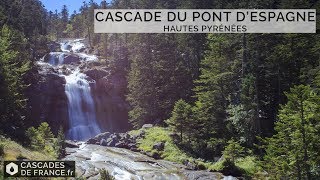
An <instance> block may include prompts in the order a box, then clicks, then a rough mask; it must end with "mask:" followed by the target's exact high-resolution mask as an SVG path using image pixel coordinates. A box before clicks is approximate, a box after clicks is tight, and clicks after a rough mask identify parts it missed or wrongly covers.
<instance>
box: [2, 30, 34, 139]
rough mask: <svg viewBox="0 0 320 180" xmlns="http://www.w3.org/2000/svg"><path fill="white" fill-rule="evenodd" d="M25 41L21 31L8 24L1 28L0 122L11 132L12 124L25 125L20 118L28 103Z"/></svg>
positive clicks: (27, 65)
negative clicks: (11, 27)
mask: <svg viewBox="0 0 320 180" xmlns="http://www.w3.org/2000/svg"><path fill="white" fill-rule="evenodd" d="M25 43H26V39H25V38H24V37H23V36H22V34H21V33H19V32H17V31H14V30H12V29H10V28H9V27H8V26H6V25H4V26H3V27H2V28H1V29H0V84H1V87H0V114H1V115H0V122H1V123H2V124H3V126H1V130H2V131H4V132H5V133H9V134H10V131H13V130H12V129H11V128H10V126H11V127H12V126H16V127H18V128H21V126H22V125H23V123H22V122H21V120H20V119H21V116H23V110H24V108H25V105H26V99H25V97H24V95H23V90H24V89H25V88H26V84H24V82H23V77H24V74H25V73H26V72H27V71H28V70H29V62H27V61H26V59H25V55H26V54H25V53H24V52H25V49H24V48H26V46H25ZM11 133H12V132H11Z"/></svg>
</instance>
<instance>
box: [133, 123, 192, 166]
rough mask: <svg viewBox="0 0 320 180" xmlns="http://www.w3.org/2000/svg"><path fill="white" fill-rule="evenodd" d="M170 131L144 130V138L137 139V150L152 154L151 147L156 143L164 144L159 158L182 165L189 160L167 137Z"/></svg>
mask: <svg viewBox="0 0 320 180" xmlns="http://www.w3.org/2000/svg"><path fill="white" fill-rule="evenodd" d="M169 134H170V131H169V130H166V129H164V128H161V127H153V128H149V129H146V130H145V136H144V138H141V139H139V140H138V141H137V142H138V148H139V149H140V150H143V151H146V152H153V151H155V150H154V149H153V145H154V144H155V143H157V142H164V143H165V146H164V150H163V151H162V152H158V153H160V155H161V157H162V158H164V159H165V160H168V161H173V162H179V163H182V162H183V161H184V160H187V159H191V157H189V156H188V155H187V154H186V153H185V152H183V151H182V150H181V149H180V148H179V147H178V146H177V144H176V143H174V141H173V140H172V139H171V137H170V136H169Z"/></svg>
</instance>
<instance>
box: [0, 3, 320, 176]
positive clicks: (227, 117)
mask: <svg viewBox="0 0 320 180" xmlns="http://www.w3.org/2000/svg"><path fill="white" fill-rule="evenodd" d="M319 7H320V2H319V1H318V0H290V1H289V0H264V1H253V0H234V1H223V0H217V1H212V0H204V1H197V0H186V1H178V0H161V1H160V0H139V1H138V0H113V1H112V2H111V3H107V2H106V1H102V2H101V3H99V4H98V3H95V2H94V1H89V2H84V3H83V5H82V7H81V8H80V10H79V11H78V12H69V11H68V9H67V6H63V7H62V9H61V10H57V11H55V12H51V11H50V12H48V11H47V10H46V9H45V7H44V6H43V5H42V3H41V1H39V0H23V1H22V0H2V1H1V2H0V27H1V29H0V124H1V125H0V135H1V137H0V139H1V138H6V139H7V138H11V139H12V140H14V141H17V142H19V143H20V144H22V145H23V146H25V147H28V148H30V149H33V150H37V151H40V150H41V149H42V150H43V147H47V148H46V152H49V153H51V154H52V153H53V157H55V158H57V157H59V152H61V148H60V147H59V148H57V149H54V148H52V147H51V146H52V144H55V145H57V143H58V144H59V143H60V146H62V145H61V142H62V141H63V140H64V137H63V131H64V132H66V127H64V125H63V124H62V129H60V131H59V128H60V127H59V126H57V124H55V123H52V122H48V123H49V125H48V126H50V127H52V131H53V134H52V133H47V131H51V129H50V127H47V126H46V125H43V124H42V125H40V124H41V123H42V122H43V121H45V120H41V116H42V115H41V113H39V114H38V115H34V114H32V112H34V110H33V109H34V108H35V107H34V106H33V103H31V101H30V99H31V97H33V96H35V94H32V93H33V91H34V89H33V88H34V87H35V86H33V84H36V83H37V82H39V78H40V77H39V75H38V66H37V65H36V61H38V60H40V59H41V58H42V57H44V56H45V55H46V54H47V53H49V52H50V48H49V47H48V44H50V43H52V42H56V41H58V40H59V39H63V38H74V39H77V38H84V39H85V41H86V43H87V45H88V47H87V50H86V51H87V53H90V54H94V55H96V56H97V57H98V58H99V61H100V62H102V61H103V65H102V68H104V66H105V67H107V68H109V69H110V72H111V74H114V73H116V74H117V77H119V78H120V79H124V80H125V88H122V89H121V92H119V93H120V95H119V96H120V97H121V98H123V99H124V100H125V102H126V110H127V111H126V112H127V114H125V115H126V117H128V119H127V121H126V122H121V123H122V124H123V123H124V124H125V125H122V126H121V128H119V129H117V130H114V131H119V132H120V131H121V132H124V131H131V133H132V134H134V133H137V132H138V131H139V130H138V129H140V128H141V127H142V126H143V125H144V124H153V125H154V126H156V127H154V129H153V130H154V131H153V132H152V130H151V131H150V130H149V131H147V132H146V133H147V135H146V136H145V138H150V139H144V140H143V139H141V140H140V145H139V146H138V148H140V149H142V150H145V151H150V152H151V153H159V152H155V151H154V150H152V149H150V148H149V146H152V145H153V144H152V143H154V141H153V140H157V141H165V144H166V146H168V147H170V146H171V145H172V146H173V145H174V150H172V151H169V150H168V149H165V150H164V151H163V150H160V151H161V152H160V153H159V154H160V156H161V158H164V159H168V160H170V161H177V162H181V163H184V161H185V159H189V161H190V162H191V160H190V159H192V163H193V164H195V166H197V167H198V168H197V169H201V170H203V169H208V170H212V171H219V172H222V173H223V174H224V175H232V176H235V177H244V178H248V179H252V178H255V179H266V178H271V179H308V180H311V179H319V178H320V155H319V149H320V36H319V34H318V33H316V34H95V33H94V32H93V29H94V26H93V22H94V16H93V11H94V9H156V8H158V9H242V8H243V9H254V8H255V9H317V10H319ZM317 22H318V21H317ZM317 24H318V23H317ZM44 108H45V107H44ZM48 108H50V107H48ZM98 117H99V116H98ZM98 122H99V121H98ZM99 123H100V122H99ZM113 124H117V120H116V119H115V120H113ZM39 125H40V126H39ZM59 125H60V124H59ZM32 126H34V127H39V128H38V130H37V129H35V128H33V129H31V130H30V127H32ZM41 128H42V129H41ZM28 129H29V130H28ZM48 129H49V130H48ZM132 130H133V131H132ZM26 131H27V132H28V133H26ZM58 131H59V133H58ZM109 131H112V130H110V129H109ZM37 133H38V134H37ZM39 134H40V135H39ZM41 134H42V135H43V136H41ZM58 134H59V135H58ZM2 135H3V136H2ZM56 135H58V140H57V141H52V142H51V143H49V145H48V143H44V144H46V145H48V146H40V147H39V146H31V144H32V138H30V137H38V138H39V139H38V140H37V141H36V142H33V145H36V144H37V143H38V145H39V142H40V141H46V139H52V138H53V137H54V136H56ZM160 135H161V136H160ZM162 135H163V136H162ZM46 136H48V137H46ZM49 136H50V137H49ZM161 137H163V139H161ZM159 138H160V139H159ZM43 139H44V140H43ZM150 141H151V142H150ZM2 144H5V143H2ZM40 144H41V143H40ZM50 144H51V145H50ZM150 144H151V145H150ZM1 147H2V149H3V147H4V146H3V145H2V146H1V141H0V156H2V155H3V153H1ZM175 148H176V149H175ZM167 150H168V151H167ZM175 151H176V152H178V151H179V152H181V153H180V154H181V156H182V155H183V156H185V157H183V158H180V157H179V154H175V157H174V156H172V154H174V153H176V152H175Z"/></svg>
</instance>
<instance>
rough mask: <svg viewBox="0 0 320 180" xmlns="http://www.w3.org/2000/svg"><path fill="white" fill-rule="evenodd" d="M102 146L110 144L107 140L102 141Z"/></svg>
mask: <svg viewBox="0 0 320 180" xmlns="http://www.w3.org/2000/svg"><path fill="white" fill-rule="evenodd" d="M100 146H108V142H107V141H106V140H105V139H101V141H100Z"/></svg>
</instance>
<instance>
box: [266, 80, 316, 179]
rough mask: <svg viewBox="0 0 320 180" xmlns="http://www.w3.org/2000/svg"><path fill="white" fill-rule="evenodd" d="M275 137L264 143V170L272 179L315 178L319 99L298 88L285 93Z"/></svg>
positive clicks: (310, 91) (309, 92)
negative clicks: (265, 144) (285, 101)
mask: <svg viewBox="0 0 320 180" xmlns="http://www.w3.org/2000/svg"><path fill="white" fill-rule="evenodd" d="M286 95H287V98H288V102H287V104H285V105H284V106H282V108H281V110H280V112H279V121H278V122H277V123H276V127H275V130H276V132H277V133H276V134H275V135H273V136H272V137H271V138H268V139H267V147H266V156H265V157H264V163H265V164H264V167H265V168H266V169H267V171H268V173H269V174H270V176H272V177H275V178H294V177H298V178H302V179H317V178H319V177H320V176H319V164H320V161H319V157H318V155H317V154H318V152H319V145H320V142H319V139H320V137H319V132H320V131H319V130H320V129H319V128H320V121H319V117H320V105H319V101H320V96H319V95H318V94H316V93H315V92H314V91H313V90H312V89H311V87H310V86H304V85H299V86H295V87H293V88H292V89H291V91H290V93H287V94H286Z"/></svg>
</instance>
